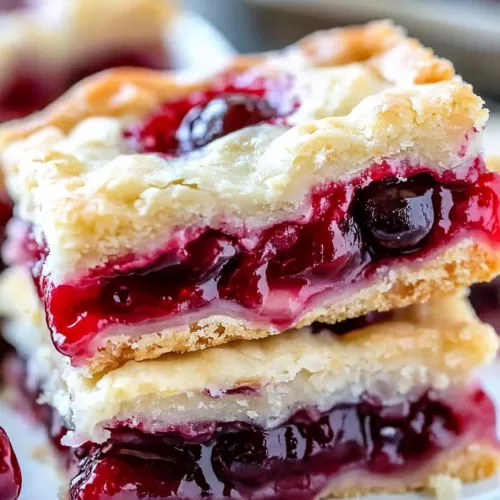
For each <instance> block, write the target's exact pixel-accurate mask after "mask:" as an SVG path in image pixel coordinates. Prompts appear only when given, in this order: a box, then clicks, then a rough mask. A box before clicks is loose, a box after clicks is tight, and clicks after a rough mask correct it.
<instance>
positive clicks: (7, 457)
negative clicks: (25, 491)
mask: <svg viewBox="0 0 500 500" xmlns="http://www.w3.org/2000/svg"><path fill="white" fill-rule="evenodd" d="M21 484H22V478H21V469H20V468H19V463H18V462H17V458H16V454H15V453H14V450H13V449H12V445H11V444H10V441H9V438H8V436H7V433H6V432H5V431H4V430H3V429H2V428H1V427H0V500H16V498H17V497H18V496H19V494H20V493H21Z"/></svg>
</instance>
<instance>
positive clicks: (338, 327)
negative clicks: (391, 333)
mask: <svg viewBox="0 0 500 500" xmlns="http://www.w3.org/2000/svg"><path fill="white" fill-rule="evenodd" d="M391 317H392V314H391V312H389V311H387V312H377V311H373V312H369V313H368V314H365V315H364V316H358V317H357V318H349V319H345V320H344V321H339V322H338V323H334V324H329V323H320V322H319V321H316V322H314V323H313V324H312V325H311V329H312V331H313V333H320V332H322V331H323V330H327V331H329V332H331V333H334V334H335V335H344V334H346V333H349V332H352V331H353V330H359V329H361V328H365V327H367V326H370V325H374V324H376V323H380V322H382V321H389V320H390V319H391Z"/></svg>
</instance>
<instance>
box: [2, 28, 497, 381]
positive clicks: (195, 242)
mask: <svg viewBox="0 0 500 500" xmlns="http://www.w3.org/2000/svg"><path fill="white" fill-rule="evenodd" d="M482 104H483V103H482V101H481V99H480V98H479V97H477V96H476V95H474V93H473V91H472V89H471V87H470V86H469V85H467V84H465V83H463V82H462V80H461V79H460V78H459V77H457V76H455V74H454V70H453V67H452V65H451V63H450V62H448V61H446V60H443V59H439V58H437V57H435V56H434V55H433V54H432V52H431V51H430V50H429V49H425V48H423V47H422V46H421V45H420V44H419V43H418V42H417V41H415V40H412V39H408V38H406V37H405V36H404V35H403V33H402V32H401V31H400V30H399V29H396V28H395V27H393V26H392V25H391V24H390V23H373V24H368V25H366V26H364V27H354V28H344V29H338V30H333V31H329V32H324V33H318V34H315V35H313V36H311V37H309V38H306V39H305V40H303V41H301V42H299V43H298V44H297V45H295V46H292V47H290V48H288V49H286V50H284V51H282V52H279V53H272V54H266V55H262V56H242V57H239V58H237V59H236V60H235V61H234V62H233V63H231V64H229V65H228V67H227V68H225V70H224V71H222V72H218V73H216V74H212V75H210V76H208V77H206V78H205V79H199V78H198V79H196V78H194V77H190V76H189V75H188V76H186V75H176V74H172V73H164V72H154V71H148V70H141V69H121V70H115V71H111V72H105V73H103V74H101V75H99V76H96V77H94V78H91V79H89V80H87V81H85V82H83V83H82V84H80V85H78V86H76V87H75V88H74V89H73V90H72V91H70V92H69V93H67V94H66V95H65V96H63V97H62V98H61V99H60V100H58V101H56V102H55V103H54V104H53V105H51V106H49V107H48V108H47V109H46V110H45V111H43V112H41V113H39V114H37V115H34V116H33V117H30V118H27V119H25V120H22V121H20V122H15V123H13V124H12V125H9V126H6V127H4V128H3V130H2V132H1V134H0V146H1V148H2V163H3V167H4V171H5V174H6V181H7V185H8V189H9V192H10V194H11V195H12V197H13V199H14V201H15V203H16V215H17V217H18V220H17V221H15V222H14V223H13V224H12V226H11V228H10V231H9V232H10V241H9V244H8V246H7V248H6V250H5V252H4V254H5V256H6V258H7V260H8V262H9V263H10V264H18V265H19V264H21V265H27V266H28V267H30V268H31V270H32V274H33V278H34V280H35V282H36V285H37V289H38V292H39V294H40V297H41V299H42V302H43V305H44V308H45V311H46V315H47V321H48V325H49V329H50V331H51V335H52V339H53V341H54V343H55V345H56V347H57V349H58V350H59V351H60V352H61V353H63V354H64V355H66V356H68V357H70V358H71V361H72V363H73V365H75V366H78V365H83V366H86V367H87V368H88V369H89V371H90V373H96V372H99V371H101V370H104V369H109V368H112V367H114V366H119V365H120V364H122V363H123V362H125V361H126V360H128V359H134V360H143V359H148V358H155V357H158V356H160V355H161V354H163V353H166V352H173V351H177V352H185V351H195V350H198V349H202V348H205V347H209V346H213V345H218V344H223V343H225V342H227V341H230V340H237V339H257V338H262V337H266V336H268V335H271V334H276V333H280V332H283V331H284V330H286V329H289V328H293V327H298V328H300V327H302V326H307V325H310V324H312V323H314V322H318V321H319V322H326V323H329V324H333V323H336V322H339V321H343V320H345V319H348V318H353V317H358V316H362V315H364V314H366V313H368V312H371V311H386V310H390V309H392V308H394V307H403V306H406V305H409V304H413V303H419V302H424V301H426V300H428V299H429V298H430V296H431V295H433V294H442V293H448V292H451V291H453V290H454V289H456V288H457V287H459V286H463V285H469V284H471V283H473V282H479V281H487V280H489V279H491V278H492V277H493V276H495V275H496V274H498V272H499V270H500V261H499V260H498V259H497V251H498V244H499V242H500V228H499V214H500V212H499V193H500V178H499V177H498V175H497V174H494V173H492V172H489V171H488V169H487V168H486V167H485V165H484V162H483V160H482V156H481V142H480V140H481V132H482V130H483V127H484V124H485V121H486V119H487V111H486V110H485V109H483V107H482Z"/></svg>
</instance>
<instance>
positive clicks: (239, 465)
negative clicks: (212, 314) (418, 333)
mask: <svg viewBox="0 0 500 500" xmlns="http://www.w3.org/2000/svg"><path fill="white" fill-rule="evenodd" d="M465 400H466V401H467V403H468V406H467V405H466V404H464V405H463V408H464V409H463V410H457V409H456V408H454V407H452V406H450V405H449V404H448V403H447V402H445V401H443V400H440V399H439V397H438V395H437V394H434V393H433V392H432V391H431V392H428V393H426V394H424V395H421V396H419V397H415V398H412V399H409V400H407V401H405V402H403V403H400V404H398V405H394V406H384V405H382V404H381V402H380V401H379V400H378V399H377V398H375V397H369V396H367V397H365V398H363V399H362V401H361V402H359V403H345V404H339V405H337V406H335V407H334V408H332V409H331V410H330V411H327V412H325V413H321V414H318V412H317V411H305V410H301V411H299V412H297V413H296V414H295V415H294V416H293V417H292V418H291V419H290V420H289V421H288V422H287V423H286V424H283V425H281V426H279V427H277V428H275V429H271V430H265V429H263V428H261V427H258V426H256V425H250V424H246V423H242V422H241V423H235V422H233V423H219V424H218V425H217V427H216V430H215V431H214V432H213V433H212V434H211V435H210V436H208V437H207V436H206V435H202V437H201V438H196V437H194V438H192V439H191V440H186V438H184V437H180V436H179V435H178V434H176V433H175V432H171V433H157V434H153V435H150V434H145V433H141V432H139V431H132V430H128V431H127V430H121V431H118V430H115V431H113V432H112V437H111V439H110V440H109V441H108V442H107V443H106V444H104V445H101V446H98V445H91V444H89V445H86V446H84V447H83V448H81V449H80V450H77V452H76V457H77V458H78V460H79V463H78V470H79V472H78V474H77V475H76V476H75V477H74V479H73V480H72V482H71V487H70V494H69V498H70V499H71V500H77V499H78V500H97V499H102V498H103V496H104V497H105V498H113V499H116V500H119V499H129V498H158V499H168V498H172V499H173V498H175V499H183V498H190V499H196V498H199V499H201V498H210V499H221V498H259V499H274V500H280V499H282V500H285V499H286V500H310V499H312V498H315V497H316V495H317V494H318V493H320V492H321V491H323V490H324V489H325V488H326V487H327V486H328V483H329V482H330V481H332V480H334V479H335V478H336V477H338V476H339V475H341V474H342V472H346V471H351V472H352V471H353V470H358V471H361V472H363V473H368V474H373V475H380V476H383V477H388V476H390V475H392V474H394V475H396V474H398V473H408V474H411V473H412V472H415V471H417V472H418V470H419V467H421V466H423V467H425V464H426V462H427V461H429V460H432V458H433V457H434V456H435V455H436V454H437V453H438V452H439V451H441V450H444V449H449V448H450V447H452V446H454V445H456V444H459V443H457V442H458V441H459V439H460V437H461V436H463V435H465V434H466V433H468V432H470V431H471V429H472V428H474V429H475V431H477V432H479V433H480V434H481V435H482V436H483V437H486V436H488V438H489V439H494V435H495V431H494V429H495V415H494V406H493V404H492V402H491V401H490V400H489V399H488V397H487V396H486V395H485V394H484V393H483V392H482V391H480V390H477V391H475V392H473V393H471V394H467V395H465ZM461 407H462V406H461ZM483 433H484V434H483ZM360 479H361V480H362V476H360Z"/></svg>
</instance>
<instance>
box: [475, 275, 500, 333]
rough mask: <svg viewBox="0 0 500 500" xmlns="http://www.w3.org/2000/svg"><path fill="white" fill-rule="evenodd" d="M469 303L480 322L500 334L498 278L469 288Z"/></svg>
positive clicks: (499, 285) (499, 279) (499, 280)
mask: <svg viewBox="0 0 500 500" xmlns="http://www.w3.org/2000/svg"><path fill="white" fill-rule="evenodd" d="M470 301H471V303H472V305H473V306H474V309H475V310H476V313H477V315H478V316H479V317H480V318H481V320H482V321H484V322H485V323H489V324H490V325H491V326H493V328H495V330H496V331H497V332H498V333H499V334H500V278H496V279H494V280H493V281H492V282H491V283H480V284H478V285H474V286H473V287H471V291H470Z"/></svg>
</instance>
